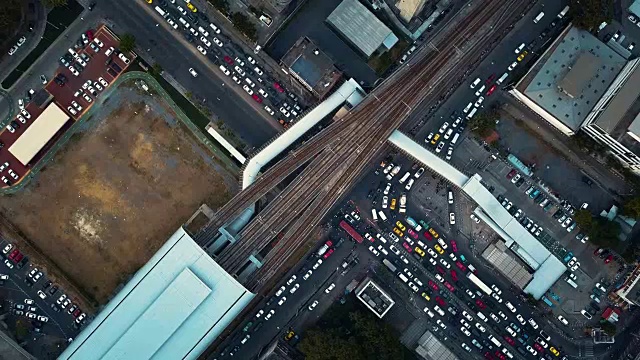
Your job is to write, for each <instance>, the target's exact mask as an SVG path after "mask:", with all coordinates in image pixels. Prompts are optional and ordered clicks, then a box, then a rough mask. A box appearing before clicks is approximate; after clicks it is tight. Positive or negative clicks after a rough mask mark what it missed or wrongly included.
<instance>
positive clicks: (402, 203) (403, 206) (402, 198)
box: [398, 194, 407, 213]
mask: <svg viewBox="0 0 640 360" xmlns="http://www.w3.org/2000/svg"><path fill="white" fill-rule="evenodd" d="M398 211H399V212H401V213H406V212H407V195H406V194H402V195H401V196H400V210H398Z"/></svg>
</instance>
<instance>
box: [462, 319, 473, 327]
mask: <svg viewBox="0 0 640 360" xmlns="http://www.w3.org/2000/svg"><path fill="white" fill-rule="evenodd" d="M460 324H462V326H463V327H466V328H471V325H469V323H468V322H466V321H465V320H464V319H460Z"/></svg>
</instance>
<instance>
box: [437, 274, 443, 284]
mask: <svg viewBox="0 0 640 360" xmlns="http://www.w3.org/2000/svg"><path fill="white" fill-rule="evenodd" d="M436 280H438V281H439V282H441V283H443V282H444V278H443V277H442V275H440V274H436Z"/></svg>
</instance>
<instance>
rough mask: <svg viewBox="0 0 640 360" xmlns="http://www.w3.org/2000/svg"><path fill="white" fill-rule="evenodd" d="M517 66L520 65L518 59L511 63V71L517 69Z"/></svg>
mask: <svg viewBox="0 0 640 360" xmlns="http://www.w3.org/2000/svg"><path fill="white" fill-rule="evenodd" d="M516 66H518V62H517V61H514V62H512V63H511V65H509V68H508V69H509V71H511V70H513V69H515V68H516Z"/></svg>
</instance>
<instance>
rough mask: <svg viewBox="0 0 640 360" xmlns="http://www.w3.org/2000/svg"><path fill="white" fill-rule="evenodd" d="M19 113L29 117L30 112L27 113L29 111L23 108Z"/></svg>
mask: <svg viewBox="0 0 640 360" xmlns="http://www.w3.org/2000/svg"><path fill="white" fill-rule="evenodd" d="M20 114H22V116H24V117H25V118H26V119H31V114H29V112H28V111H27V110H25V109H22V110H20Z"/></svg>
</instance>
